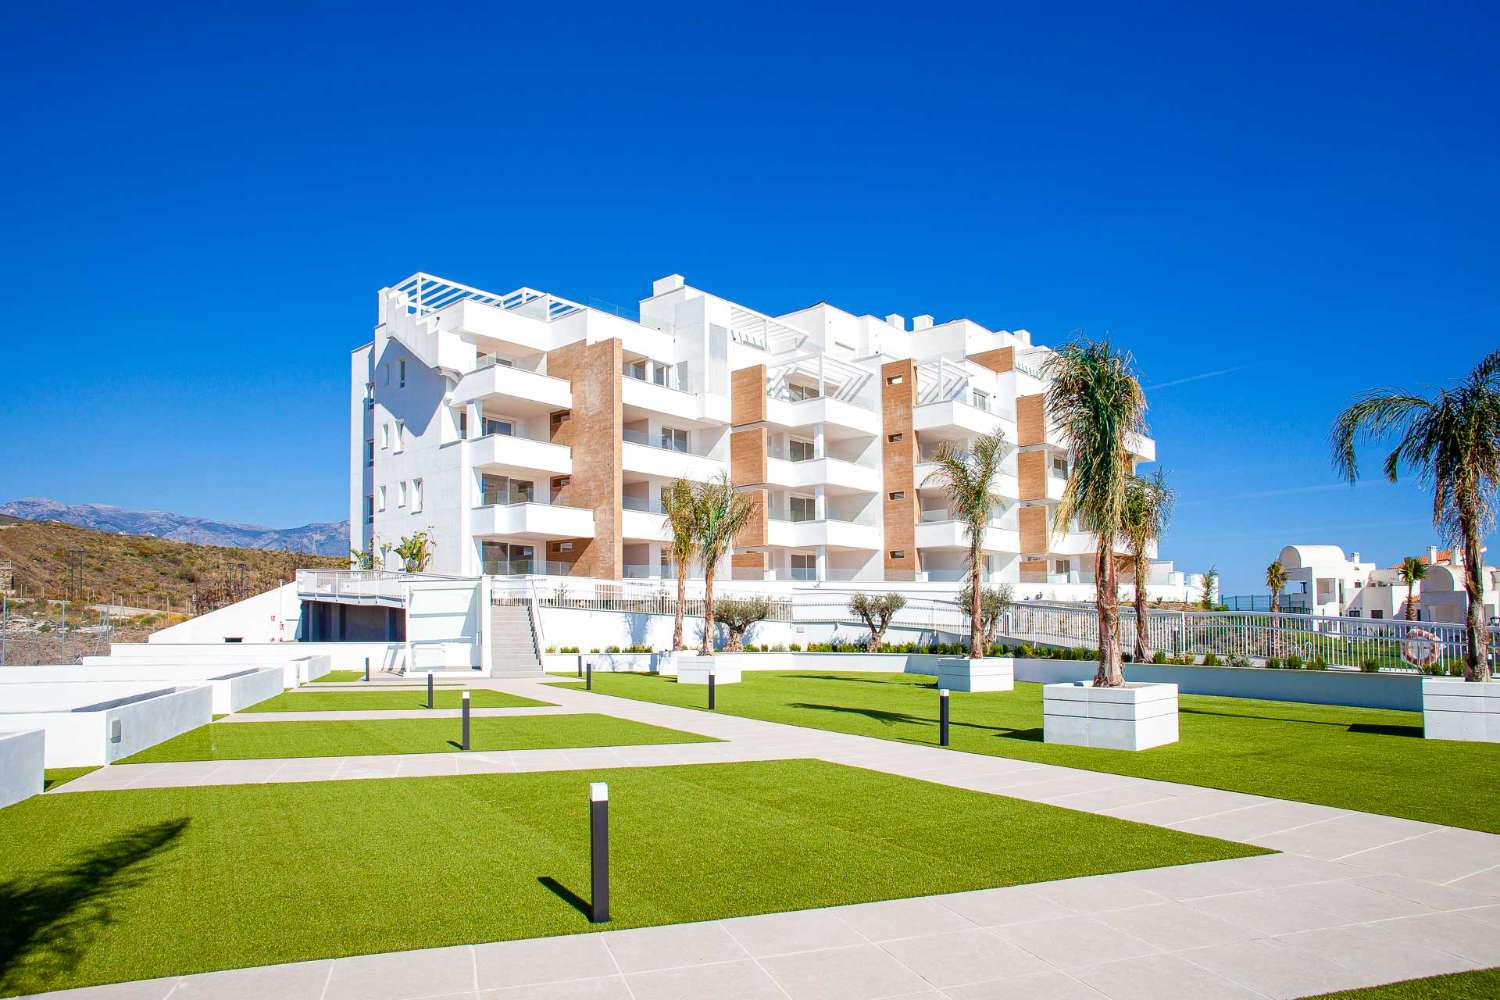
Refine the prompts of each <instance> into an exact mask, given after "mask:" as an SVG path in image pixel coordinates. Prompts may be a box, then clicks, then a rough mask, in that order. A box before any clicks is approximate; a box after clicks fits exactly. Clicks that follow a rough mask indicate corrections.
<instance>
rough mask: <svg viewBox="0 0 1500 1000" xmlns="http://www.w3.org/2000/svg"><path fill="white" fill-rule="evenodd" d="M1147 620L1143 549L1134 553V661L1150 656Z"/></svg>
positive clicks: (1140, 660)
mask: <svg viewBox="0 0 1500 1000" xmlns="http://www.w3.org/2000/svg"><path fill="white" fill-rule="evenodd" d="M1148 624H1149V623H1148V620H1147V617H1146V552H1145V550H1144V549H1140V550H1137V552H1136V553H1135V661H1136V662H1137V663H1145V662H1146V661H1147V660H1149V659H1150V658H1151V650H1150V649H1149V648H1148V647H1147V645H1146V640H1147V639H1148V638H1149V635H1148V634H1147V633H1148Z"/></svg>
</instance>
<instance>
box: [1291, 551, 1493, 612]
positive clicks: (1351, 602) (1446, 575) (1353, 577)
mask: <svg viewBox="0 0 1500 1000" xmlns="http://www.w3.org/2000/svg"><path fill="white" fill-rule="evenodd" d="M1418 558H1419V559H1420V560H1421V561H1422V563H1423V564H1424V565H1426V566H1427V567H1428V569H1427V576H1426V578H1425V579H1424V580H1422V581H1421V582H1419V583H1417V584H1416V585H1415V587H1414V592H1415V594H1416V597H1417V601H1416V605H1417V606H1416V616H1415V617H1416V618H1417V620H1419V621H1427V622H1462V621H1463V620H1464V615H1465V614H1466V613H1467V611H1468V607H1469V597H1468V593H1467V592H1466V591H1465V590H1464V563H1463V553H1462V552H1461V551H1459V550H1458V549H1444V550H1441V551H1439V550H1438V548H1437V547H1436V546H1430V547H1429V548H1428V549H1427V551H1426V553H1424V554H1423V555H1422V556H1419V557H1418ZM1279 559H1280V561H1281V565H1282V566H1283V567H1284V568H1285V569H1286V576H1287V586H1286V592H1285V595H1284V596H1283V598H1282V607H1283V608H1284V609H1285V610H1289V611H1298V612H1303V613H1309V614H1314V615H1333V616H1342V617H1347V618H1376V619H1380V618H1405V617H1406V597H1407V588H1406V584H1405V583H1404V582H1402V580H1401V577H1400V570H1401V567H1400V565H1399V564H1397V565H1395V566H1377V565H1375V564H1374V563H1372V562H1368V561H1365V560H1362V559H1360V554H1359V553H1358V552H1355V553H1353V554H1351V555H1349V556H1345V555H1344V550H1343V549H1341V548H1340V547H1339V546H1337V545H1288V546H1286V547H1285V548H1284V549H1282V550H1281V555H1280V556H1279ZM1497 608H1500V570H1497V569H1496V568H1495V567H1492V566H1486V567H1485V568H1484V614H1485V617H1486V618H1494V617H1495V616H1496V614H1497V613H1500V612H1497Z"/></svg>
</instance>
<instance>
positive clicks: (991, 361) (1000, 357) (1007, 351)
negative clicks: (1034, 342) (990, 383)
mask: <svg viewBox="0 0 1500 1000" xmlns="http://www.w3.org/2000/svg"><path fill="white" fill-rule="evenodd" d="M969 360H970V361H972V362H974V363H975V364H976V365H981V366H983V367H985V368H988V369H989V370H990V371H992V372H1008V371H1010V370H1011V369H1013V368H1015V367H1016V349H1015V348H1014V347H997V348H995V349H994V350H993V351H980V352H979V353H978V354H971V355H969Z"/></svg>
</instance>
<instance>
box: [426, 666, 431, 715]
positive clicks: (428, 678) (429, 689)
mask: <svg viewBox="0 0 1500 1000" xmlns="http://www.w3.org/2000/svg"><path fill="white" fill-rule="evenodd" d="M427 707H428V708H431V707H432V674H430V673H429V674H428V675H427Z"/></svg>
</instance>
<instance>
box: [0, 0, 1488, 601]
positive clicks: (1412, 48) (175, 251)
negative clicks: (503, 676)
mask: <svg viewBox="0 0 1500 1000" xmlns="http://www.w3.org/2000/svg"><path fill="white" fill-rule="evenodd" d="M1045 6H1046V5H1036V4H1028V5H1024V6H1017V7H1015V8H1008V7H1006V6H996V5H981V6H976V7H974V8H972V9H969V8H964V7H962V6H946V5H940V6H935V7H933V8H925V9H924V8H913V7H912V6H911V5H902V6H901V7H899V8H891V9H884V8H878V7H872V6H870V5H868V4H864V5H859V6H851V7H848V8H843V9H840V8H835V7H828V6H823V7H818V8H816V9H813V8H809V7H806V6H804V5H800V4H788V5H765V6H760V7H758V8H757V9H755V10H748V9H747V10H738V11H736V10H729V9H723V8H722V7H721V5H705V4H694V5H690V6H686V7H676V6H673V5H670V4H656V5H651V6H649V7H645V8H641V7H630V6H628V5H610V6H603V7H599V8H597V9H590V8H589V7H588V6H587V5H580V4H568V5H557V6H555V7H552V8H545V9H544V8H532V7H520V6H517V7H513V8H509V9H506V8H503V7H501V6H498V5H476V6H475V7H474V8H472V9H463V8H448V7H444V6H442V5H440V4H425V5H422V6H421V7H420V8H413V7H411V6H410V5H405V4H404V5H399V6H389V7H383V6H381V5H378V4H368V3H366V4H359V5H351V6H348V7H333V6H323V7H319V8H317V9H316V10H313V9H299V8H297V7H285V8H282V7H278V6H277V5H275V4H258V5H253V6H248V7H247V6H243V5H238V6H229V5H216V4H202V5H192V6H182V7H159V6H154V5H151V4H135V5H128V6H126V5H100V6H98V7H95V8H87V7H86V6H84V5H70V6H68V7H67V8H63V7H59V6H56V5H54V6H52V7H50V8H44V6H43V5H11V6H9V7H7V8H6V9H5V11H4V12H3V13H0V32H3V36H4V37H5V38H6V49H7V53H8V55H7V58H6V59H4V60H0V96H3V98H4V100H3V101H0V125H3V134H4V136H5V137H6V147H7V151H6V153H5V155H4V156H3V158H0V218H3V219H4V222H3V223H0V225H3V232H4V239H3V240H0V266H3V273H4V274H5V276H6V278H7V282H6V284H7V286H8V290H9V292H10V303H11V321H10V322H9V323H8V324H6V327H7V333H6V335H5V339H6V345H5V352H4V357H5V360H6V362H7V364H6V366H5V372H4V374H3V376H0V379H3V381H0V387H3V388H0V417H3V420H4V426H5V430H6V447H5V454H6V457H7V461H5V462H3V463H0V499H9V498H14V497H19V496H27V495H41V496H50V497H55V498H58V499H62V500H67V501H74V502H87V501H97V502H109V503H116V504H121V505H126V506H135V507H152V508H160V509H167V510H174V511H179V512H183V513H190V514H198V515H204V516H211V517H219V518H226V519H237V520H246V521H254V522H260V523H265V524H271V525H276V526H287V525H291V524H296V523H302V522H305V521H311V520H331V519H338V518H342V517H343V516H344V515H345V512H346V484H345V480H346V448H347V442H346V435H347V430H346V423H345V405H346V403H345V400H346V393H347V357H348V351H349V350H350V349H351V348H353V347H355V346H356V345H358V344H360V343H362V342H364V341H365V340H367V339H368V338H369V335H370V328H371V325H372V323H373V321H374V311H375V295H374V293H375V290H376V289H377V288H378V287H380V286H381V285H382V284H385V283H388V282H391V281H394V280H396V279H399V278H401V277H402V276H404V275H406V274H409V273H411V272H412V271H415V270H419V269H420V270H426V271H430V272H435V273H438V274H442V275H446V276H450V277H453V278H456V279H458V280H461V281H466V282H470V283H473V284H478V285H481V286H483V287H490V288H510V287H514V286H517V285H521V284H526V285H530V286H533V287H540V288H546V289H549V290H552V291H555V292H557V293H558V294H562V295H566V296H570V297H574V298H587V297H589V296H594V297H597V298H599V299H603V300H608V301H613V302H619V303H626V304H628V303H633V302H634V301H635V300H636V299H638V298H639V297H640V296H641V295H642V294H645V293H646V291H647V290H648V288H649V282H650V280H651V279H652V278H654V277H658V276H660V275H663V274H667V273H671V272H674V271H676V272H681V273H683V274H685V275H686V276H687V277H688V280H689V281H690V282H692V283H693V284H696V285H699V286H700V287H704V288H708V289H710V290H713V291H716V292H720V293H722V294H725V295H727V296H729V297H732V298H735V299H738V300H740V301H743V302H745V303H747V304H750V305H753V306H756V307H758V308H760V309H763V310H766V311H769V312H778V311H784V310H788V309H793V308H797V307H801V306H804V305H807V304H809V303H811V302H815V301H818V300H822V299H827V300H829V301H831V302H834V303H836V304H838V305H840V306H842V307H844V308H847V309H850V310H853V311H856V312H872V313H876V314H880V315H883V314H885V313H888V312H899V313H903V314H905V315H907V316H911V315H915V314H918V313H923V312H930V313H933V314H934V315H936V316H937V317H938V318H939V319H940V320H941V319H945V318H951V317H955V316H968V317H971V318H973V319H975V320H977V321H979V322H981V323H984V324H986V325H988V326H992V327H996V328H1012V329H1014V328H1022V327H1024V328H1027V329H1029V330H1031V331H1032V332H1033V333H1034V335H1035V336H1036V337H1037V338H1038V339H1039V340H1040V341H1041V342H1044V343H1051V344H1055V343H1059V342H1061V341H1063V340H1065V339H1066V338H1068V337H1069V336H1070V335H1071V334H1072V333H1073V332H1074V331H1076V330H1080V329H1081V330H1084V331H1086V332H1088V333H1089V334H1092V335H1096V336H1104V335H1108V336H1109V337H1111V338H1112V339H1113V340H1114V341H1116V342H1117V343H1118V344H1120V345H1121V346H1124V347H1128V348H1129V349H1130V350H1131V351H1132V352H1133V353H1134V354H1135V356H1136V358H1137V360H1138V362H1139V365H1140V368H1141V371H1142V372H1143V374H1144V377H1145V381H1146V383H1147V385H1148V386H1156V388H1155V389H1153V390H1151V391H1150V400H1151V412H1150V420H1151V426H1152V431H1153V433H1154V435H1155V436H1156V438H1157V439H1158V445H1159V455H1160V458H1161V461H1162V464H1163V465H1164V466H1165V468H1166V470H1167V472H1168V475H1169V476H1170V477H1171V479H1172V481H1173V483H1174V484H1175V486H1176V487H1177V489H1178V492H1179V495H1180V498H1181V499H1180V505H1179V510H1178V515H1177V518H1176V523H1175V525H1174V528H1173V531H1172V533H1171V535H1170V537H1169V540H1168V543H1167V545H1166V547H1165V552H1166V554H1167V555H1169V556H1172V557H1175V558H1176V559H1177V560H1178V561H1179V563H1181V564H1183V565H1185V566H1187V567H1190V568H1195V569H1196V568H1202V567H1203V566H1205V565H1207V564H1209V563H1214V564H1217V565H1218V567H1219V568H1220V569H1221V571H1222V572H1223V574H1224V577H1225V582H1226V590H1227V591H1228V592H1231V593H1239V592H1245V591H1248V590H1250V589H1252V588H1253V589H1258V580H1259V577H1260V575H1261V570H1262V568H1263V567H1264V566H1265V564H1266V563H1267V562H1269V561H1270V559H1271V558H1273V557H1274V556H1275V554H1276V551H1277V550H1278V548H1279V546H1280V545H1281V544H1283V543H1285V542H1289V541H1318V542H1324V541H1326V542H1333V543H1337V544H1341V545H1344V546H1345V547H1346V548H1351V549H1359V550H1361V551H1362V552H1363V553H1364V554H1365V555H1366V556H1374V557H1376V558H1379V559H1381V560H1385V561H1394V560H1395V559H1397V558H1399V557H1400V556H1401V555H1403V554H1405V553H1409V552H1416V551H1421V550H1422V549H1423V548H1425V546H1426V545H1427V544H1428V542H1429V541H1430V540H1431V539H1432V531H1431V528H1430V524H1429V518H1428V511H1427V506H1426V497H1425V495H1424V494H1423V493H1422V492H1421V491H1420V490H1419V489H1416V488H1414V487H1408V486H1405V485H1403V486H1400V487H1391V486H1387V485H1384V484H1381V483H1378V482H1375V481H1371V482H1370V483H1369V484H1362V485H1360V486H1358V487H1355V488H1349V487H1347V486H1338V485H1337V484H1336V481H1335V480H1334V478H1333V474H1332V472H1331V470H1330V466H1329V462H1328V455H1327V451H1328V449H1327V443H1326V438H1327V430H1328V426H1329V423H1330V420H1331V418H1332V416H1333V415H1334V413H1335V412H1336V411H1337V410H1338V409H1339V407H1340V406H1341V405H1343V404H1344V403H1345V402H1347V401H1348V399H1349V398H1350V397H1351V396H1352V395H1353V394H1355V393H1357V392H1358V391H1360V390H1363V389H1366V388H1368V387H1371V386H1375V385H1382V384H1399V385H1403V386H1409V387H1412V388H1416V389H1423V388H1427V387H1431V386H1434V385H1436V384H1440V383H1441V382H1443V381H1445V380H1448V379H1450V378H1453V377H1456V376H1458V375H1459V374H1461V373H1462V372H1463V371H1465V370H1467V368H1468V367H1469V366H1470V365H1472V364H1473V363H1474V361H1476V360H1477V359H1478V358H1479V357H1480V356H1481V355H1482V354H1483V353H1484V352H1485V351H1487V350H1489V349H1492V348H1493V347H1495V346H1496V345H1497V343H1500V338H1497V336H1496V333H1497V330H1500V246H1497V242H1500V237H1497V233H1500V197H1497V195H1496V189H1495V185H1496V180H1497V178H1500V128H1497V125H1500V122H1497V120H1496V119H1497V108H1500V71H1497V69H1496V68H1495V63H1494V60H1493V42H1494V39H1495V37H1496V29H1497V27H1500V15H1497V14H1496V11H1495V8H1494V7H1493V5H1490V6H1489V9H1486V7H1485V6H1484V5H1482V4H1478V3H1475V4H1468V5H1462V4H1460V5H1443V4H1438V5H1433V4H1415V3H1413V4H1406V5H1394V6H1393V5H1368V4H1360V5H1355V4H1349V5H1344V6H1321V5H1309V4H1298V5H1295V6H1293V5H1285V6H1281V5H1255V6H1254V7H1253V9H1252V8H1245V9H1241V10H1238V11H1218V12H1214V11H1207V10H1201V9H1195V8H1194V7H1191V6H1183V7H1181V8H1176V9H1174V8H1171V7H1157V6H1150V5H1146V6H1141V5H1118V4H1102V5H1097V6H1095V5H1090V4H1074V5H1070V6H1069V7H1067V8H1066V9H1065V10H1058V11H1056V12H1053V11H1051V10H1044V9H1041V8H1043V7H1045ZM1373 467H1374V466H1373V463H1371V468H1372V469H1373Z"/></svg>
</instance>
